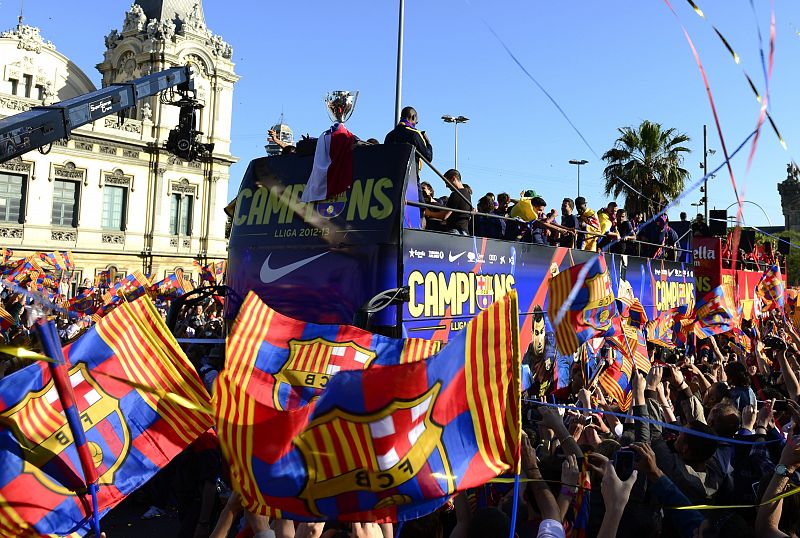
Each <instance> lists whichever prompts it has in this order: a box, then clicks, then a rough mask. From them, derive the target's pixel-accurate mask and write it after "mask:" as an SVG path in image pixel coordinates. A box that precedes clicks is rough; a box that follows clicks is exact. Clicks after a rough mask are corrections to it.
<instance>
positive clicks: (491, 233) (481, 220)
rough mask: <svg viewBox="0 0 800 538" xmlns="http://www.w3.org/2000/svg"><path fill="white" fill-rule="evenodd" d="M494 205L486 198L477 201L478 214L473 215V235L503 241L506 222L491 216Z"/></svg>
mask: <svg viewBox="0 0 800 538" xmlns="http://www.w3.org/2000/svg"><path fill="white" fill-rule="evenodd" d="M493 210H494V204H493V203H492V200H491V199H490V198H489V197H488V196H484V197H482V198H481V199H480V200H478V213H477V214H476V215H475V217H474V219H475V235H477V236H480V237H489V238H492V239H503V238H504V237H505V234H506V221H505V220H503V219H501V218H497V217H496V216H494V215H493V214H492V211H493Z"/></svg>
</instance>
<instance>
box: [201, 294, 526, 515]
mask: <svg viewBox="0 0 800 538" xmlns="http://www.w3.org/2000/svg"><path fill="white" fill-rule="evenodd" d="M276 315H277V314H276V313H275V312H274V311H271V310H269V309H267V308H266V306H263V307H258V308H251V309H247V308H246V307H245V308H243V309H242V310H241V311H240V313H239V317H238V319H237V322H236V325H235V327H234V329H233V332H232V334H231V336H230V340H229V345H228V350H229V351H228V356H227V363H226V366H225V369H224V370H223V372H221V373H220V376H219V377H218V378H217V383H216V386H215V391H216V394H215V398H214V401H215V403H216V406H217V431H218V434H219V438H220V443H221V445H222V448H223V453H224V455H225V457H226V459H227V460H228V463H229V464H230V467H231V473H232V476H233V479H232V482H233V485H234V488H235V489H236V490H237V492H238V493H239V494H241V496H242V503H243V505H244V506H245V507H246V508H248V509H249V510H252V511H255V512H257V513H261V514H268V515H271V516H273V517H281V518H286V519H293V520H305V521H308V520H311V521H322V520H339V521H404V520H408V519H413V518H417V517H420V516H422V515H425V514H427V513H430V512H432V511H433V510H435V509H436V508H438V507H440V506H441V505H442V504H444V503H445V502H446V500H447V499H448V497H449V496H451V495H452V494H454V493H456V492H458V491H463V490H464V489H466V488H470V487H475V486H479V485H481V484H484V483H486V482H487V481H488V480H489V479H491V478H493V477H495V476H497V475H499V474H501V473H504V472H507V471H516V470H517V462H518V458H519V443H520V411H519V408H520V391H519V387H520V379H519V375H520V353H519V310H518V306H517V296H516V292H515V291H512V292H511V293H509V294H508V295H506V296H504V297H503V298H501V299H499V300H498V301H496V302H495V303H494V304H492V305H491V306H490V307H489V308H487V309H486V310H484V311H483V312H482V313H481V314H479V315H478V316H477V317H476V318H474V319H473V320H472V321H471V322H470V323H469V325H468V326H467V327H466V328H465V329H464V330H463V331H461V332H460V333H458V335H456V336H455V337H454V338H453V339H451V340H450V342H449V343H448V344H447V345H446V346H445V347H444V348H443V349H442V350H441V351H440V352H439V353H437V354H435V355H433V356H432V357H429V358H427V359H422V360H415V361H411V362H402V361H401V360H399V358H398V356H397V355H399V354H401V353H402V350H403V349H404V346H395V357H394V359H393V360H392V361H391V362H393V363H394V364H395V365H394V366H379V365H377V364H372V365H370V366H368V367H367V368H366V369H363V368H360V369H351V370H340V371H338V372H337V373H335V375H332V376H330V377H327V378H326V379H325V381H324V390H322V391H321V392H320V393H319V396H318V397H317V398H316V399H313V398H312V399H311V401H310V402H309V403H307V404H305V405H301V406H299V407H294V408H293V409H290V410H286V409H279V408H278V405H276V391H275V390H274V389H273V390H265V388H264V380H265V379H268V378H269V377H277V376H276V375H275V374H274V373H269V372H265V371H264V370H263V368H264V367H265V364H266V363H268V362H269V360H268V358H267V357H268V356H269V355H270V351H269V346H274V345H275V343H276V342H279V341H280V342H284V345H285V342H288V341H291V340H292V339H296V338H305V333H304V332H299V333H297V332H295V333H292V332H283V333H281V331H280V330H277V329H272V330H270V329H265V327H270V326H271V319H270V317H272V318H274V317H275V316H276ZM265 318H266V319H265ZM298 323H299V322H298ZM301 325H306V326H307V324H301ZM330 330H331V331H332V333H333V334H337V333H338V331H339V330H340V328H339V327H337V326H330ZM347 330H350V329H347ZM259 341H261V342H265V343H264V344H262V346H264V345H266V346H267V350H266V351H264V348H263V347H262V346H256V345H253V342H259ZM268 341H269V342H268ZM363 347H366V346H362V348H363ZM324 351H325V350H324V349H319V350H318V353H322V352H324ZM362 353H363V351H362ZM361 358H364V357H361ZM309 359H313V357H309ZM290 360H291V359H290ZM374 360H376V361H377V360H379V358H375V359H374ZM292 364H293V365H295V366H293V368H296V367H297V365H298V362H297V361H296V360H295V361H292ZM293 375H294V374H288V373H287V374H286V377H289V378H290V377H292V376H293ZM314 376H315V379H317V378H318V376H317V375H316V374H314ZM277 394H278V401H279V402H282V401H283V399H282V398H281V396H280V391H278V393H277ZM302 394H304V393H301V394H298V395H297V396H295V398H297V397H299V396H302ZM289 401H292V400H291V399H290V400H289ZM298 403H299V404H301V403H302V402H298ZM279 405H284V404H283V403H279Z"/></svg>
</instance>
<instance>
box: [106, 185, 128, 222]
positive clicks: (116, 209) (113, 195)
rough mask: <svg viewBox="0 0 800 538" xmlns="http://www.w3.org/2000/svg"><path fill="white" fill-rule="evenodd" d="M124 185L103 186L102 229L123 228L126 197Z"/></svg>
mask: <svg viewBox="0 0 800 538" xmlns="http://www.w3.org/2000/svg"><path fill="white" fill-rule="evenodd" d="M127 190H128V189H126V188H125V187H111V186H109V185H106V186H105V187H103V217H102V220H101V225H102V227H103V229H104V230H120V231H122V230H125V205H126V201H127V200H126V199H127V197H128V196H127V194H128V193H127Z"/></svg>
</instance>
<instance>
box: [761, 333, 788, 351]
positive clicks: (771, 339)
mask: <svg viewBox="0 0 800 538" xmlns="http://www.w3.org/2000/svg"><path fill="white" fill-rule="evenodd" d="M763 342H764V347H765V348H767V349H777V350H781V351H782V350H784V349H786V342H784V341H783V340H782V339H780V338H778V336H776V335H774V334H770V335H767V336H765V337H764V340H763Z"/></svg>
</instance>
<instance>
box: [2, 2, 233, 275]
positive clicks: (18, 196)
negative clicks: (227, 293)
mask: <svg viewBox="0 0 800 538" xmlns="http://www.w3.org/2000/svg"><path fill="white" fill-rule="evenodd" d="M231 53H232V51H231V47H230V45H228V44H227V43H226V42H225V41H224V40H223V39H222V38H221V37H220V36H217V35H214V34H213V33H212V32H211V31H210V30H209V29H208V27H207V26H206V22H205V17H204V14H203V8H202V4H201V3H200V2H198V1H187V0H136V2H135V3H134V4H133V5H132V6H131V7H130V9H129V10H128V12H127V13H125V16H124V22H123V25H122V29H121V30H116V29H115V30H112V31H111V33H109V34H108V36H107V37H106V38H105V52H104V53H103V61H102V62H100V63H99V64H98V65H97V69H98V70H99V71H100V73H101V74H102V85H103V86H107V85H109V84H113V83H118V82H125V81H129V80H131V79H134V78H137V77H140V76H143V75H145V74H149V73H154V72H157V71H160V70H163V69H166V68H169V67H173V66H179V65H186V64H189V65H191V66H192V67H193V68H194V73H195V86H196V88H197V89H198V93H197V96H198V98H199V99H200V100H201V102H203V103H204V105H205V107H204V108H203V110H202V111H201V112H200V113H199V121H198V123H199V125H198V129H199V130H201V131H203V132H204V133H205V134H204V135H203V136H202V137H201V141H202V142H212V143H214V151H213V154H212V155H211V156H210V157H208V158H204V159H203V162H191V163H188V162H183V161H181V160H180V159H178V158H176V157H174V156H173V155H171V154H170V153H168V152H167V151H166V150H165V149H164V143H165V141H166V139H167V136H168V134H169V131H170V130H171V129H172V128H174V127H175V126H176V125H177V123H178V113H179V109H178V107H175V106H171V105H168V104H166V103H164V101H163V99H161V98H160V97H159V96H153V97H150V98H147V99H144V100H142V101H140V102H138V103H137V106H136V108H134V109H131V110H129V111H127V112H126V113H125V114H124V117H123V118H120V117H118V116H116V115H115V116H109V117H106V118H103V119H101V120H98V121H96V122H94V123H93V124H89V125H86V126H84V127H81V128H79V129H76V130H75V131H73V134H72V137H71V138H70V139H69V140H61V141H58V142H56V143H54V144H53V145H52V146H51V147H50V148H43V150H44V152H39V151H31V152H29V153H27V154H25V155H23V156H22V157H20V158H16V159H14V160H12V161H9V162H6V163H2V164H0V247H9V248H12V249H14V251H15V256H16V257H19V256H24V255H26V254H28V253H30V252H33V251H52V250H56V249H57V250H61V251H65V250H71V251H72V252H73V254H74V255H75V260H76V266H77V271H76V272H75V274H74V275H73V282H80V280H81V279H83V278H87V277H88V278H92V277H93V276H94V275H95V274H96V273H97V272H98V271H101V270H104V269H107V268H109V267H112V266H113V267H114V268H116V269H117V271H118V274H125V273H127V272H130V271H133V270H136V269H140V270H143V271H144V272H145V273H150V274H151V275H152V278H153V279H154V280H158V279H161V278H163V277H164V276H165V275H167V274H169V273H172V272H173V271H175V269H177V268H181V269H184V270H185V271H186V272H187V273H194V274H197V271H196V269H195V270H193V264H192V262H193V261H194V260H199V261H202V262H211V261H214V260H220V259H225V258H226V257H227V242H226V240H225V224H226V216H225V214H224V212H223V209H224V207H225V204H226V197H227V191H228V178H229V169H230V166H231V164H233V163H234V162H236V158H235V157H233V156H232V155H231V153H230V133H231V119H230V118H231V110H232V106H233V87H234V84H235V83H236V81H237V80H238V77H237V76H236V74H235V73H234V65H233V62H232V61H231ZM94 90H95V87H94V85H93V84H92V82H91V80H90V79H89V78H88V77H87V76H86V75H85V74H84V72H83V71H81V69H80V68H79V67H78V66H76V65H75V64H74V63H72V62H71V61H70V60H69V59H68V58H66V57H65V56H64V55H62V54H61V53H59V52H58V51H57V50H56V47H55V46H54V45H53V44H52V43H50V42H49V41H46V40H45V39H44V38H43V37H42V36H41V35H40V31H39V29H38V28H35V27H32V26H28V25H26V24H24V23H23V21H22V19H21V18H20V21H19V24H18V25H17V27H16V28H14V29H12V30H9V31H7V32H3V33H2V34H0V117H5V116H9V115H13V114H16V113H18V112H22V111H24V110H27V109H29V108H30V107H32V106H38V105H42V104H52V103H54V102H57V101H62V100H64V99H69V98H71V97H74V96H77V95H81V94H85V93H87V92H91V91H94ZM167 97H169V96H167ZM48 149H49V151H48Z"/></svg>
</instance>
